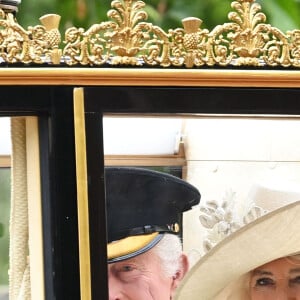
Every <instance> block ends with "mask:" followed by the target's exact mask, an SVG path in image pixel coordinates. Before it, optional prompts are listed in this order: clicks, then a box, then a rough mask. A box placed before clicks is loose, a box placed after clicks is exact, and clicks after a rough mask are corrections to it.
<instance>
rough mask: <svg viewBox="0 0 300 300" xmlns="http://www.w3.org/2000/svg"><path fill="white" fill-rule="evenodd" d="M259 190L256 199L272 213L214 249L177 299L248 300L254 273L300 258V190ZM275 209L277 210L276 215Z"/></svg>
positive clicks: (194, 270) (254, 194)
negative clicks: (277, 261)
mask: <svg viewBox="0 0 300 300" xmlns="http://www.w3.org/2000/svg"><path fill="white" fill-rule="evenodd" d="M285 188H286V187H284V188H280V186H278V185H277V186H275V187H274V186H272V185H271V184H265V185H255V186H254V188H252V190H251V193H250V196H251V197H253V198H255V199H254V201H255V203H256V204H259V205H263V206H264V209H268V210H269V211H268V212H267V213H266V214H265V215H263V216H260V217H258V218H257V219H256V220H254V221H252V222H250V223H249V224H247V225H244V226H243V227H241V228H240V229H238V230H237V231H235V232H233V233H232V234H230V235H229V236H228V237H226V238H225V239H223V240H222V241H221V242H220V243H218V244H217V245H216V246H214V247H213V248H212V249H211V250H210V251H209V252H208V253H207V254H206V255H204V256H203V257H202V258H201V259H200V260H199V261H198V262H197V263H196V264H195V266H194V267H193V268H192V269H191V270H190V272H189V273H188V274H187V275H186V277H185V278H184V280H183V281H182V284H181V285H180V287H179V288H178V290H177V294H176V297H175V299H177V300H229V299H230V300H247V299H249V298H247V297H248V296H247V284H245V281H246V280H247V276H248V274H249V272H250V271H251V270H253V269H255V268H257V267H259V266H261V265H264V264H266V263H268V262H270V261H273V260H275V259H278V258H281V257H286V256H291V255H295V254H299V253H300V230H299V228H300V187H298V190H297V186H296V187H295V186H293V187H292V188H291V186H290V185H289V186H288V188H289V189H288V190H285ZM270 210H272V211H270Z"/></svg>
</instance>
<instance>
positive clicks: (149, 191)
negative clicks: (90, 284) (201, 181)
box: [105, 167, 200, 262]
mask: <svg viewBox="0 0 300 300" xmlns="http://www.w3.org/2000/svg"><path fill="white" fill-rule="evenodd" d="M105 190H106V201H107V229H108V262H116V261H121V260H124V259H128V258H131V257H134V256H136V255H138V254H141V253H144V252H145V251H148V250H149V249H151V248H152V247H153V246H155V245H156V244H157V243H158V242H159V241H160V240H161V238H162V236H163V234H164V233H167V232H168V233H175V234H176V233H178V231H179V224H180V220H181V217H182V213H183V212H184V211H187V210H189V209H191V208H192V206H194V205H196V204H198V203H199V201H200V193H199V191H198V190H197V189H196V188H195V187H194V186H192V185H191V184H189V183H187V182H185V181H183V180H181V179H179V178H177V177H175V176H172V175H169V174H166V173H161V172H157V171H152V170H149V169H142V168H127V167H126V168H125V167H124V168H123V167H120V168H115V167H107V168H106V169H105Z"/></svg>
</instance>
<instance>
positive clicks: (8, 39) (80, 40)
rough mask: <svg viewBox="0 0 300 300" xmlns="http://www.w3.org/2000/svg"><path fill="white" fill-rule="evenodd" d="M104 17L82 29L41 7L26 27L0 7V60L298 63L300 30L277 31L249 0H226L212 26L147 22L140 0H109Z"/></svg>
mask: <svg viewBox="0 0 300 300" xmlns="http://www.w3.org/2000/svg"><path fill="white" fill-rule="evenodd" d="M111 7H112V9H111V10H109V11H108V13H107V16H108V20H105V21H103V22H100V23H98V24H93V25H92V26H91V27H90V28H88V29H83V28H76V27H71V28H68V29H67V30H66V31H65V32H64V33H63V34H61V33H60V32H59V30H58V26H59V22H60V16H59V15H54V14H51V15H45V16H43V17H41V18H40V22H41V24H40V25H36V26H29V27H28V28H27V29H25V28H23V27H22V26H21V25H20V24H18V22H17V19H16V17H15V14H14V12H12V11H11V10H9V9H6V7H5V5H2V9H3V10H0V23H1V29H0V46H1V47H0V60H1V63H2V64H16V63H19V64H20V63H21V64H25V65H28V64H38V65H45V64H46V66H48V65H60V66H62V65H66V66H116V65H117V66H135V67H138V66H141V67H143V66H144V67H184V68H193V67H227V66H252V67H258V68H260V67H294V68H299V67H300V30H299V29H295V30H291V31H287V32H286V33H284V32H282V31H281V30H280V29H278V28H275V27H273V26H272V25H271V24H268V23H266V16H265V14H264V13H263V12H262V11H261V6H260V5H259V4H258V3H256V2H255V1H254V0H237V1H233V2H232V4H231V7H232V12H230V13H229V14H228V19H229V22H228V23H225V24H222V25H217V26H216V27H215V28H213V29H212V30H211V31H209V30H207V29H202V28H201V23H202V21H201V20H200V19H198V18H196V17H188V18H185V19H183V20H182V24H183V27H182V28H176V29H169V30H168V31H164V30H163V29H162V28H160V27H159V26H156V25H154V24H152V23H148V22H146V20H147V13H146V12H145V11H144V10H143V8H144V7H145V3H144V2H143V1H139V0H123V1H122V0H114V1H112V3H111Z"/></svg>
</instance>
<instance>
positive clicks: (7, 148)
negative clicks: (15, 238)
mask: <svg viewBox="0 0 300 300" xmlns="http://www.w3.org/2000/svg"><path fill="white" fill-rule="evenodd" d="M10 153H11V142H10V120H9V118H4V117H2V118H0V299H8V268H9V267H8V264H9V254H8V253H9V217H10V190H11V172H10Z"/></svg>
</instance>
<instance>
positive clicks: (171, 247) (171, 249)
mask: <svg viewBox="0 0 300 300" xmlns="http://www.w3.org/2000/svg"><path fill="white" fill-rule="evenodd" d="M153 251H154V253H156V255H157V256H158V257H159V259H160V260H161V264H162V266H161V267H162V270H163V272H164V274H165V276H166V277H172V276H173V275H175V274H176V272H177V271H178V270H180V268H181V263H182V261H181V254H182V245H181V241H180V238H179V237H178V236H176V235H174V234H170V233H166V234H165V235H164V236H163V238H162V239H161V240H160V242H159V243H158V244H157V245H156V246H155V247H154V248H153Z"/></svg>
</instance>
